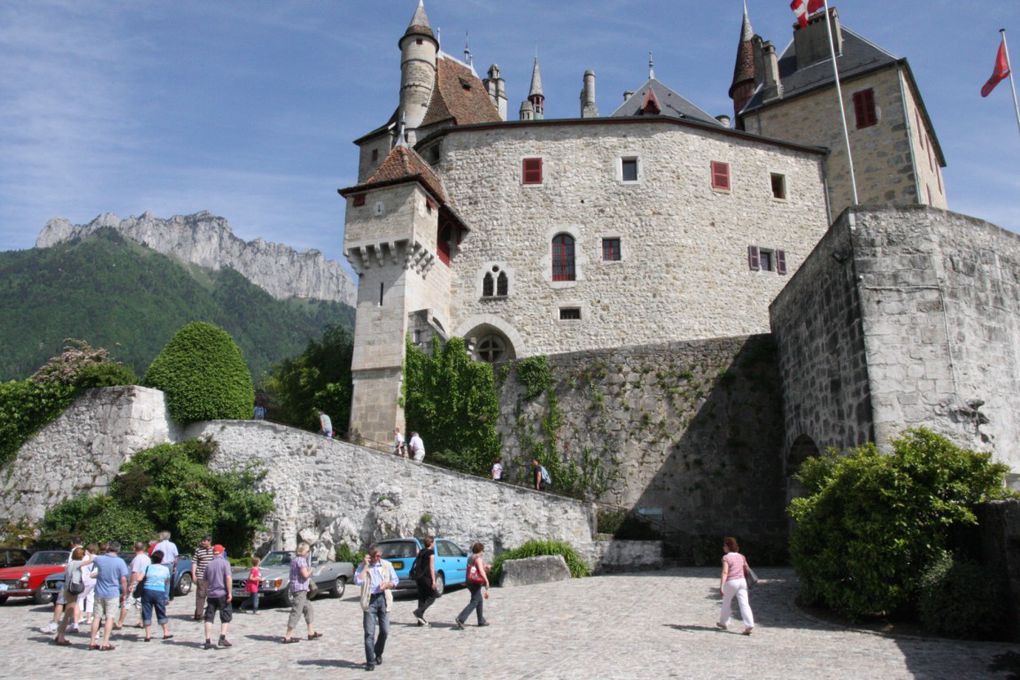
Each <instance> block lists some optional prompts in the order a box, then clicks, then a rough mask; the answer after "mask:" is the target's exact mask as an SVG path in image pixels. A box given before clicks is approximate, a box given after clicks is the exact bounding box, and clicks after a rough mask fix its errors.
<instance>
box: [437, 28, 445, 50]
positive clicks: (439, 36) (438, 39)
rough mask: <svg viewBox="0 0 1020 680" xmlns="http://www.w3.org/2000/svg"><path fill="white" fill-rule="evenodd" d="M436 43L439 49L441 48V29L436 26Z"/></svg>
mask: <svg viewBox="0 0 1020 680" xmlns="http://www.w3.org/2000/svg"><path fill="white" fill-rule="evenodd" d="M436 42H437V43H439V47H442V46H443V27H442V26H436Z"/></svg>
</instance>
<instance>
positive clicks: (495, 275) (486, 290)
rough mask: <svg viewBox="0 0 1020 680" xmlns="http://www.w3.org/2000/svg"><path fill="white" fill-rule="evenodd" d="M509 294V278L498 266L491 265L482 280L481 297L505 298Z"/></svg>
mask: <svg viewBox="0 0 1020 680" xmlns="http://www.w3.org/2000/svg"><path fill="white" fill-rule="evenodd" d="M509 292H510V277H508V276H507V275H506V272H505V271H503V270H502V269H500V267H499V265H493V266H492V269H491V270H489V271H487V272H485V276H484V277H483V278H482V297H506V296H507V294H508V293H509Z"/></svg>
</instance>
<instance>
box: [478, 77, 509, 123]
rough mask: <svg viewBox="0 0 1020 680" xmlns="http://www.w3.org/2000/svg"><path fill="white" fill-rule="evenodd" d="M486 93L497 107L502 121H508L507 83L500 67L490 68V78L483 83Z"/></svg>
mask: <svg viewBox="0 0 1020 680" xmlns="http://www.w3.org/2000/svg"><path fill="white" fill-rule="evenodd" d="M482 83H483V84H484V85H485V91H486V92H488V93H489V99H491V100H492V103H493V104H494V105H495V106H496V110H497V111H498V112H499V117H500V119H501V120H506V114H507V106H506V82H505V81H504V80H503V78H502V77H500V75H499V65H498V64H493V65H492V66H490V67H489V77H488V78H486V79H485V80H483V81H482Z"/></svg>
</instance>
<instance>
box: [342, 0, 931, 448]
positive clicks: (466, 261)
mask: <svg viewBox="0 0 1020 680" xmlns="http://www.w3.org/2000/svg"><path fill="white" fill-rule="evenodd" d="M831 22H832V29H833V31H834V36H835V37H834V40H835V42H836V44H837V46H838V49H839V51H840V53H841V66H842V67H843V68H844V75H843V81H844V85H845V88H846V92H845V95H844V96H845V98H846V100H847V106H848V109H849V110H850V111H852V112H855V114H856V123H857V126H856V128H855V129H853V130H852V131H851V140H852V143H853V145H854V148H855V152H856V153H857V154H858V156H859V157H860V158H862V159H863V160H864V162H863V163H862V167H864V166H866V167H867V168H868V171H867V172H864V173H861V178H860V180H859V185H860V189H861V200H862V201H867V202H880V203H890V202H892V203H899V204H913V203H918V202H927V203H929V204H931V205H935V206H938V207H945V205H946V203H945V193H944V190H943V189H944V187H943V186H942V184H941V175H940V173H939V167H941V166H942V165H944V160H943V159H942V154H941V151H940V150H939V148H938V141H937V138H936V136H935V134H934V130H933V128H932V126H931V123H930V120H929V118H928V116H927V114H926V113H925V109H924V105H923V102H922V99H921V96H920V93H919V91H918V89H917V86H916V83H915V82H914V79H913V77H912V75H911V72H910V68H909V66H908V64H907V62H906V60H902V59H896V58H895V57H893V56H891V55H889V54H888V53H887V52H885V51H883V50H881V49H880V48H878V47H876V46H874V45H873V44H872V43H870V42H868V41H867V40H865V39H863V38H861V37H860V36H858V35H857V34H855V33H853V32H852V31H850V30H848V29H845V28H844V27H842V25H841V24H840V22H839V18H838V15H837V14H836V12H835V10H832V13H831ZM824 24H825V22H824V17H821V16H816V17H814V18H812V20H811V23H809V25H808V26H807V28H805V29H800V30H796V31H795V38H794V41H793V42H792V43H791V45H790V47H789V48H788V49H787V51H786V52H785V53H784V54H783V55H781V57H777V55H776V51H775V48H774V47H773V46H772V44H771V43H770V42H768V41H764V40H763V39H762V38H761V37H760V36H757V35H755V34H754V32H753V30H752V28H751V24H750V20H749V18H748V16H747V13H746V11H745V13H744V16H743V19H742V22H741V29H740V39H739V42H738V48H737V59H736V66H735V69H734V78H733V84H732V87H731V88H730V95H731V97H732V98H733V101H734V112H735V116H734V123H735V125H734V127H730V126H729V122H730V121H729V117H728V116H719V117H718V118H715V117H713V116H712V115H710V114H708V113H706V112H705V111H704V110H702V109H700V108H699V107H697V106H696V105H695V104H694V103H692V102H690V101H689V100H687V99H686V98H684V97H683V96H682V95H680V94H679V93H677V92H675V91H673V90H672V89H670V88H669V87H668V86H667V85H665V84H664V83H662V82H660V81H659V80H657V79H656V78H655V74H654V70H653V68H652V67H651V65H650V68H649V77H648V80H647V81H646V82H644V83H642V84H641V85H640V86H639V87H637V88H636V89H635V90H634V91H633V92H630V93H627V95H625V101H624V102H623V104H621V105H620V106H619V107H618V108H617V109H616V110H615V111H613V112H612V113H611V114H610V115H608V116H599V110H598V106H597V104H596V97H595V74H594V72H592V71H591V70H588V71H585V72H584V75H583V78H582V83H583V88H582V92H581V98H580V110H579V116H578V117H577V118H571V119H557V120H551V119H547V118H545V117H544V102H545V93H544V91H543V88H542V80H541V72H540V67H539V63H538V60H537V58H536V59H535V62H534V67H533V74H532V79H531V86H530V91H529V95H528V98H527V100H525V101H524V102H523V103H522V104H521V107H520V120H517V121H512V120H507V118H508V102H507V96H506V87H505V83H504V81H503V79H502V77H501V75H500V69H499V67H498V66H497V65H492V66H491V67H490V68H489V69H488V73H487V77H486V78H485V79H484V80H482V79H480V78H479V77H478V75H476V73H475V71H474V69H473V67H472V66H471V65H469V64H466V63H464V62H462V61H459V60H457V59H455V58H454V57H452V56H450V55H449V54H446V53H444V52H442V51H441V50H440V46H439V42H438V40H437V38H436V35H435V33H434V32H433V30H432V27H431V23H430V21H429V18H428V16H427V14H426V11H425V7H424V4H423V2H419V3H418V7H417V8H416V10H415V12H414V15H413V17H412V19H411V22H410V24H409V25H408V27H407V29H406V31H405V32H404V34H403V35H402V36H401V37H400V39H399V43H398V44H399V48H400V56H401V61H400V97H399V105H398V106H397V108H396V110H395V111H394V112H393V114H392V115H391V116H390V117H389V120H388V121H387V122H386V123H385V124H384V125H382V126H381V127H379V128H377V129H376V130H373V131H371V132H369V133H368V134H366V135H364V136H362V137H361V138H359V139H357V140H356V141H355V143H356V144H357V145H358V147H359V150H360V159H359V169H358V183H357V185H355V186H353V187H349V188H346V189H342V190H341V191H340V193H341V195H342V196H344V197H345V198H346V201H347V209H346V222H345V232H344V252H345V254H346V255H347V257H348V259H349V260H350V262H351V264H352V265H353V267H354V269H355V271H356V272H357V273H358V274H359V276H360V287H359V298H358V306H357V312H358V313H357V324H356V330H355V351H354V362H353V369H354V402H353V410H352V418H351V429H352V432H357V433H358V434H359V435H360V436H361V437H363V438H364V440H365V441H369V442H385V441H388V438H389V433H390V432H391V431H392V429H393V427H394V426H403V415H402V410H401V408H400V406H399V405H398V401H399V400H398V395H399V390H400V381H401V365H402V360H403V352H404V338H405V337H406V336H407V335H408V334H409V333H410V334H411V335H412V336H413V337H414V339H415V340H416V341H419V342H420V341H422V340H424V339H425V338H427V337H428V336H429V335H430V334H432V333H439V334H440V335H443V336H446V335H457V336H462V337H465V338H467V339H468V340H469V343H470V345H471V347H472V348H473V351H474V353H475V355H476V357H477V358H479V359H482V360H486V361H501V360H504V359H512V358H515V357H526V356H530V355H535V354H549V353H558V352H564V351H569V350H578V349H597V348H606V347H614V346H621V345H638V344H646V343H652V342H660V341H664V340H677V339H696V338H711V337H721V336H733V335H741V334H748V333H759V332H765V331H767V330H768V328H769V321H768V305H769V303H770V302H771V301H772V300H773V299H774V298H775V297H776V295H777V294H778V293H779V291H780V290H781V289H782V288H783V287H784V285H785V284H786V282H787V281H788V280H789V277H790V275H791V274H793V273H794V272H796V271H797V269H798V268H799V267H800V266H801V264H802V263H803V261H804V259H805V258H806V257H807V256H808V254H809V253H810V252H811V249H812V248H813V247H814V246H815V244H816V243H817V242H818V241H819V239H820V238H821V237H822V235H823V234H824V233H825V231H826V229H827V228H828V226H829V224H830V223H831V221H832V220H833V219H834V218H835V216H836V215H838V214H839V213H840V212H841V211H842V209H843V208H845V207H846V206H847V205H848V204H849V199H848V196H849V189H848V178H847V172H846V171H845V170H844V168H845V166H846V160H845V156H844V155H843V154H844V153H845V152H841V151H840V149H841V148H842V147H841V146H840V144H839V143H838V140H839V139H840V138H841V133H840V130H839V126H838V124H837V122H836V121H837V120H838V118H837V114H836V113H835V112H834V110H833V109H834V103H833V104H831V105H830V104H826V103H824V102H825V101H827V100H833V102H834V95H833V77H832V73H831V68H830V69H828V70H827V69H826V64H830V65H831V61H830V60H828V59H827V55H828V50H827V49H826V47H825V40H826V30H825V26H824ZM794 120H795V121H796V123H793V122H791V121H794ZM852 122H853V121H852ZM830 150H831V151H830ZM889 150H892V151H891V152H890V151H889ZM922 187H924V189H922ZM922 199H924V200H922ZM749 215H753V216H754V218H753V219H748V216H749Z"/></svg>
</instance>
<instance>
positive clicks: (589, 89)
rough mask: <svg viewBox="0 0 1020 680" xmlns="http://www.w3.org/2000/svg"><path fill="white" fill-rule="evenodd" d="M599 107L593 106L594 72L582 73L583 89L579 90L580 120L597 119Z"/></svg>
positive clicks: (589, 70)
mask: <svg viewBox="0 0 1020 680" xmlns="http://www.w3.org/2000/svg"><path fill="white" fill-rule="evenodd" d="M598 115H599V107H598V106H596V105H595V71H592V70H591V69H588V70H587V71H585V72H584V87H583V88H582V89H581V118H598Z"/></svg>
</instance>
